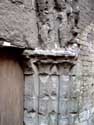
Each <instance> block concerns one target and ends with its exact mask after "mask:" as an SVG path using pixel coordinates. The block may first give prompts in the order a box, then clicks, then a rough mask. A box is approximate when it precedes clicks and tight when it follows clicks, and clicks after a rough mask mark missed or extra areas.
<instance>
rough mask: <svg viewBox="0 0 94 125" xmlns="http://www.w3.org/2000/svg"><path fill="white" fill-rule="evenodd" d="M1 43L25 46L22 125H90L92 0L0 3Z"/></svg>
mask: <svg viewBox="0 0 94 125" xmlns="http://www.w3.org/2000/svg"><path fill="white" fill-rule="evenodd" d="M0 45H1V46H9V47H17V48H24V52H23V55H24V56H25V63H26V66H25V68H24V75H25V89H24V90H25V91H24V120H23V123H24V124H25V125H94V0H0Z"/></svg>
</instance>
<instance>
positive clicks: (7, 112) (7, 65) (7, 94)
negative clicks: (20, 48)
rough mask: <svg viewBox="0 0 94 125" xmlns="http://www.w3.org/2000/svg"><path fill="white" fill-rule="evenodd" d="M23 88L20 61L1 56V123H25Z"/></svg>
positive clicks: (18, 124)
mask: <svg viewBox="0 0 94 125" xmlns="http://www.w3.org/2000/svg"><path fill="white" fill-rule="evenodd" d="M23 88H24V77H23V72H22V69H21V67H20V65H19V64H18V62H16V60H14V59H13V58H6V57H5V56H4V57H3V56H0V125H23Z"/></svg>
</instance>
